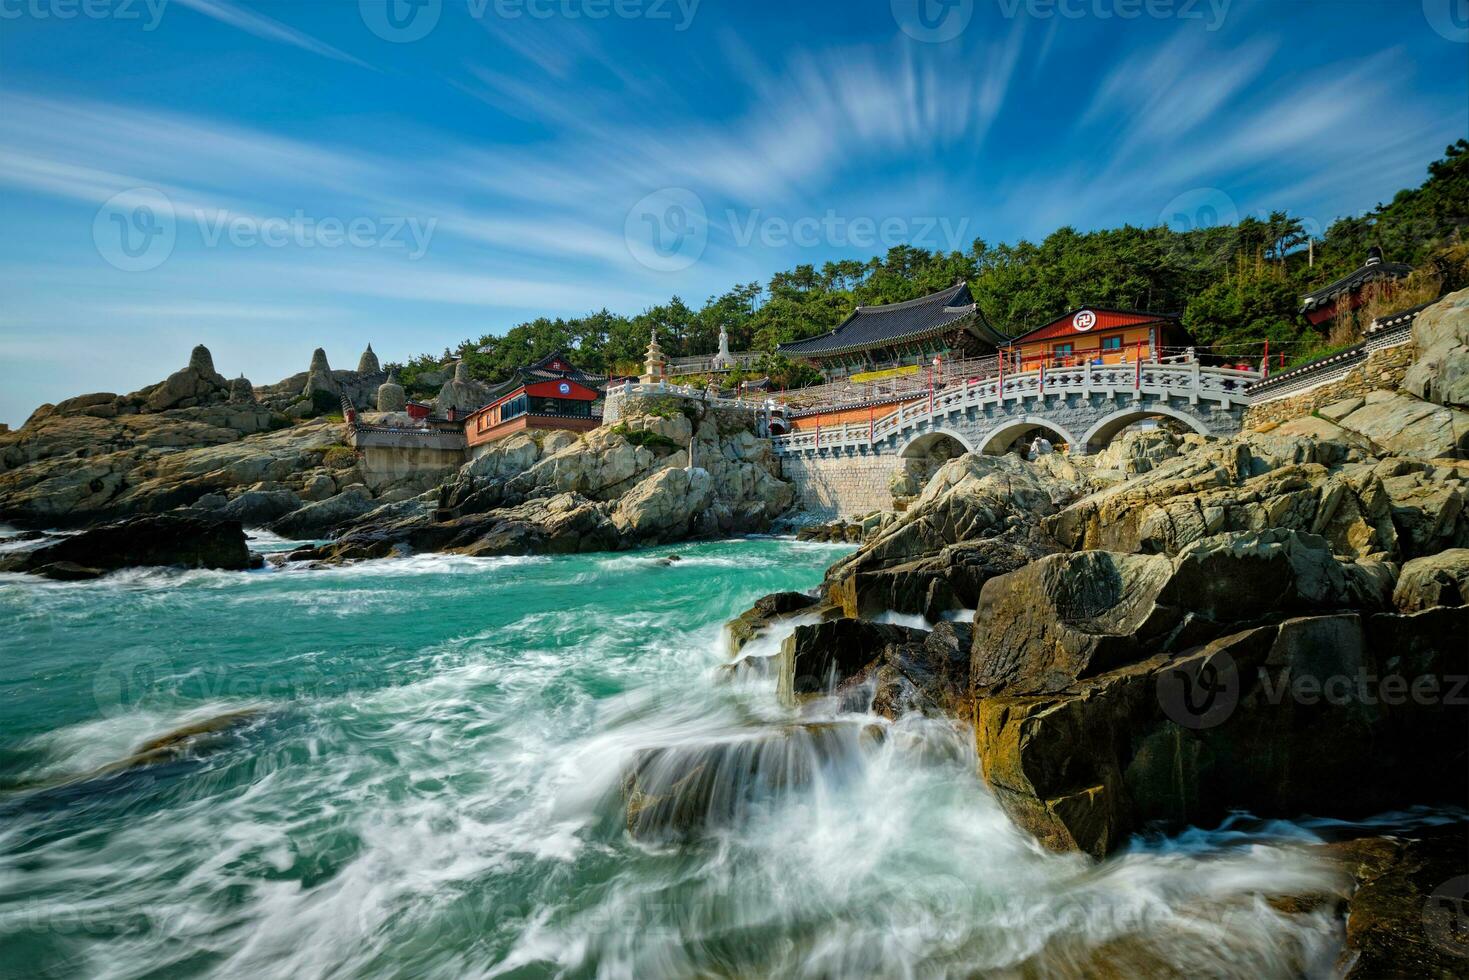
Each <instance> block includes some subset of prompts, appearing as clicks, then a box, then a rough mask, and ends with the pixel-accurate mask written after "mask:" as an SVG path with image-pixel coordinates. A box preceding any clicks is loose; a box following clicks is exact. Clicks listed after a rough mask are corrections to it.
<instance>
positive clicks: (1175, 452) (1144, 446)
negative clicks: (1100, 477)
mask: <svg viewBox="0 0 1469 980" xmlns="http://www.w3.org/2000/svg"><path fill="white" fill-rule="evenodd" d="M1199 444H1200V443H1199V440H1198V438H1197V437H1194V438H1189V437H1185V436H1181V435H1179V434H1177V433H1175V432H1169V431H1168V430H1166V429H1149V430H1144V431H1135V432H1124V433H1123V434H1122V435H1120V436H1118V437H1117V438H1116V439H1114V440H1112V442H1111V443H1110V444H1109V445H1108V446H1107V448H1105V449H1103V450H1102V451H1101V452H1099V453H1097V454H1096V455H1095V456H1091V457H1088V458H1087V459H1086V460H1085V462H1086V463H1087V464H1089V465H1090V466H1092V467H1093V468H1095V469H1097V470H1101V471H1104V472H1108V473H1114V474H1116V476H1117V477H1118V478H1121V477H1126V476H1137V475H1139V474H1142V473H1149V472H1152V471H1153V470H1154V469H1156V468H1157V466H1158V464H1159V463H1162V462H1165V461H1167V460H1170V459H1176V458H1177V457H1179V456H1181V455H1183V454H1184V453H1186V452H1190V451H1192V450H1193V449H1195V448H1197V447H1198V445H1199Z"/></svg>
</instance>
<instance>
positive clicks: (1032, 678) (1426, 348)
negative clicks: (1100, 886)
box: [731, 293, 1469, 857]
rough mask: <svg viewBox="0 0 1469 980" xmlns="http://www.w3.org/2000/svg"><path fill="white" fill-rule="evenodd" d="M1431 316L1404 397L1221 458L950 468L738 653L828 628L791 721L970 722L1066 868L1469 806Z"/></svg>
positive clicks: (1439, 337) (1466, 575)
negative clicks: (1226, 829)
mask: <svg viewBox="0 0 1469 980" xmlns="http://www.w3.org/2000/svg"><path fill="white" fill-rule="evenodd" d="M1430 314H1431V315H1430ZM1424 315H1426V316H1428V319H1427V321H1425V324H1426V326H1425V328H1424V330H1423V331H1422V332H1423V334H1424V336H1423V337H1421V338H1419V343H1420V348H1419V355H1420V356H1419V362H1418V364H1417V365H1416V366H1415V368H1414V371H1413V372H1410V377H1411V378H1416V379H1418V380H1417V381H1415V385H1416V387H1413V386H1410V388H1411V389H1412V390H1410V391H1405V392H1375V393H1371V394H1369V395H1367V396H1366V397H1364V398H1361V399H1357V400H1355V401H1354V402H1353V403H1352V404H1348V405H1341V406H1332V407H1329V408H1328V410H1327V411H1325V412H1323V413H1321V414H1322V416H1323V417H1316V418H1312V419H1309V420H1305V419H1303V420H1297V421H1296V422H1288V423H1286V424H1284V425H1281V426H1279V427H1277V428H1276V429H1275V430H1274V431H1272V432H1269V433H1246V434H1244V435H1242V436H1239V437H1237V438H1233V439H1229V440H1225V441H1212V440H1203V439H1200V438H1198V437H1187V436H1185V437H1179V436H1176V435H1172V434H1169V433H1166V432H1154V433H1138V434H1132V435H1129V436H1126V437H1124V438H1123V439H1121V440H1119V441H1118V442H1117V443H1116V444H1114V446H1113V447H1112V448H1110V449H1109V450H1108V451H1107V452H1106V453H1103V454H1101V456H1100V458H1096V459H1091V460H1084V461H1080V462H1079V463H1078V464H1075V465H1073V464H1072V463H1068V462H1067V461H1065V460H1062V459H1059V458H1057V457H1052V456H1047V457H1041V459H1040V460H1039V461H1038V462H1037V463H1026V462H1023V461H1021V460H1019V459H1017V458H1014V457H1008V458H1003V459H993V458H982V457H977V456H966V457H961V458H960V459H957V460H953V461H951V462H949V463H947V464H945V465H944V466H943V467H942V468H941V469H939V470H938V472H937V473H936V474H935V475H934V477H933V479H932V480H931V482H930V483H929V485H928V486H927V487H926V488H925V489H924V491H923V493H922V495H921V496H920V497H919V498H918V499H917V500H916V501H915V502H914V503H913V505H912V506H911V507H910V508H909V509H908V510H907V511H906V512H905V513H903V514H901V515H899V516H898V518H897V519H896V520H895V521H893V522H891V523H890V524H889V525H887V526H886V527H884V528H883V529H882V530H880V531H877V532H876V533H873V534H871V535H870V536H868V537H867V538H866V540H865V543H864V544H863V545H862V547H861V548H860V549H859V550H858V551H857V552H855V553H854V554H852V555H850V556H848V557H847V558H844V559H843V560H841V561H839V562H837V563H836V564H835V565H833V566H832V568H831V569H830V570H829V572H828V574H827V578H826V582H825V585H824V586H823V592H822V599H821V600H814V599H812V600H808V601H807V602H806V604H805V605H804V606H803V605H800V604H798V603H796V602H794V601H786V602H782V603H781V604H780V605H781V609H782V612H781V614H780V615H760V614H759V613H758V612H757V610H751V612H750V613H747V614H746V615H745V616H743V617H741V619H740V620H738V621H736V622H735V623H732V624H731V633H732V635H740V636H741V637H742V639H743V640H744V641H748V640H749V639H752V638H753V635H754V634H755V633H756V632H757V631H758V630H759V629H760V628H762V627H763V626H764V625H765V624H767V623H770V624H774V625H777V626H778V624H779V623H780V622H781V620H782V619H783V618H789V617H791V616H798V615H803V614H804V615H808V616H819V617H822V618H830V617H831V615H832V611H833V610H840V612H841V613H842V614H844V615H845V616H846V617H848V618H845V619H838V620H836V621H835V622H825V623H820V624H818V625H814V626H813V625H800V626H797V627H796V628H795V630H794V632H793V633H792V635H791V636H790V637H789V638H788V639H787V640H786V642H785V648H784V651H783V654H782V656H781V657H780V658H779V659H778V663H779V670H780V675H779V684H780V685H781V690H782V691H783V692H788V693H787V696H788V698H790V699H791V700H799V699H800V698H801V697H802V696H803V695H805V696H812V695H817V694H821V693H825V692H833V693H836V694H838V695H843V696H846V697H852V696H854V695H858V696H860V697H862V698H863V699H865V704H866V705H870V707H871V708H872V710H875V711H878V712H880V713H883V714H888V715H893V714H901V713H902V712H905V711H913V710H918V711H923V712H925V713H940V712H941V713H944V714H948V715H952V716H956V717H959V718H962V719H965V720H968V721H971V722H972V724H973V727H974V738H975V745H976V750H977V755H978V759H979V769H980V775H981V777H982V778H983V779H984V780H985V782H986V783H987V784H988V785H989V786H990V787H991V789H992V790H993V791H994V793H995V795H996V797H997V799H998V800H999V801H1000V803H1001V804H1002V806H1003V807H1004V808H1005V810H1006V812H1007V813H1009V814H1010V816H1011V817H1012V818H1013V819H1014V820H1015V821H1016V823H1017V824H1019V825H1020V826H1022V827H1024V828H1025V829H1027V830H1028V831H1030V832H1031V833H1032V834H1034V835H1035V837H1036V838H1037V839H1038V840H1039V841H1041V842H1042V843H1043V844H1045V845H1046V846H1047V847H1050V848H1054V849H1057V850H1080V851H1084V852H1087V853H1090V854H1094V855H1098V856H1101V855H1105V854H1108V853H1110V852H1112V851H1114V850H1115V849H1117V848H1118V847H1120V846H1122V844H1123V843H1124V842H1125V841H1127V840H1128V839H1129V838H1130V837H1131V836H1132V835H1134V834H1136V833H1139V832H1142V831H1145V830H1148V829H1150V828H1162V829H1168V828H1179V827H1182V826H1185V825H1189V824H1195V825H1204V826H1208V825H1211V824H1214V823H1217V822H1218V821H1220V820H1222V819H1223V818H1224V817H1225V816H1226V815H1227V814H1229V813H1230V812H1232V811H1235V810H1239V809H1243V810H1249V811H1251V812H1253V813H1256V814H1258V815H1261V816H1282V817H1296V816H1300V815H1302V814H1308V813H1309V814H1315V815H1330V816H1340V817H1346V816H1362V815H1366V814H1370V813H1374V812H1382V811H1384V810H1390V809H1395V808H1402V807H1405V806H1409V805H1412V804H1452V805H1458V806H1462V805H1463V803H1464V801H1465V799H1469V738H1466V733H1469V689H1466V687H1465V677H1466V676H1469V644H1466V642H1465V640H1464V637H1465V636H1469V605H1466V599H1469V563H1466V558H1465V556H1466V555H1469V460H1466V458H1465V457H1466V456H1469V451H1466V450H1469V442H1466V439H1469V414H1466V413H1464V412H1463V411H1461V408H1462V407H1463V401H1462V399H1461V398H1460V397H1459V394H1456V392H1457V391H1458V386H1459V380H1460V379H1462V378H1463V377H1466V376H1469V344H1466V342H1465V337H1466V336H1469V333H1466V331H1469V293H1464V294H1457V295H1456V296H1455V297H1450V298H1449V299H1448V300H1446V301H1444V302H1443V303H1441V304H1439V306H1437V307H1435V308H1433V309H1432V310H1430V311H1427V312H1426V313H1425V314H1424ZM1429 396H1432V401H1427V400H1424V399H1425V398H1428V397H1429ZM1324 416H1330V417H1324ZM967 608H974V609H976V612H975V614H974V622H973V629H972V631H969V630H965V631H964V632H963V633H960V632H959V631H958V629H957V627H955V626H954V625H951V624H948V623H940V624H939V625H938V626H937V627H935V629H934V630H933V631H931V632H928V633H925V632H923V631H921V630H910V631H909V632H908V634H907V635H906V636H905V637H903V638H902V639H898V638H895V637H890V636H888V635H887V632H888V631H891V630H894V629H896V627H891V626H880V625H877V624H873V623H868V622H863V621H861V620H859V619H858V618H857V617H871V616H876V615H877V614H879V613H882V612H885V611H889V610H891V611H894V612H899V613H909V614H913V613H917V614H921V615H923V616H924V617H926V618H927V619H928V620H929V621H930V622H936V621H938V619H939V618H940V616H941V615H944V614H946V613H947V614H950V615H952V614H953V613H954V611H955V610H956V609H967ZM966 641H967V642H966ZM961 644H962V645H961ZM962 651H967V652H968V657H967V658H965V657H964V656H963V655H962ZM803 676H804V677H805V680H804V681H803V679H802V678H803ZM1461 857H1462V856H1461Z"/></svg>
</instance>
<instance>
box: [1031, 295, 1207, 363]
mask: <svg viewBox="0 0 1469 980" xmlns="http://www.w3.org/2000/svg"><path fill="white" fill-rule="evenodd" d="M1192 346H1193V339H1192V338H1191V337H1190V336H1189V334H1188V332H1187V331H1186V330H1184V328H1183V324H1182V323H1180V322H1179V319H1178V317H1177V316H1174V315H1172V314H1169V313H1147V312H1143V311H1141V310H1109V309H1104V308H1102V307H1099V306H1092V307H1087V308H1086V309H1081V310H1071V311H1070V312H1068V313H1063V314H1061V315H1060V316H1058V317H1056V318H1055V319H1053V320H1051V321H1049V322H1047V323H1045V324H1043V325H1041V326H1039V327H1036V328H1035V329H1034V330H1031V331H1029V332H1028V333H1023V334H1021V335H1020V336H1018V337H1016V338H1015V339H1014V340H1011V341H1010V342H1009V343H1008V344H1007V345H1005V349H1004V354H1005V355H1006V356H1005V358H1004V361H1005V369H1006V370H1007V371H1034V370H1036V369H1037V368H1039V367H1041V366H1042V365H1044V366H1045V367H1047V368H1057V367H1076V366H1077V365H1081V364H1086V363H1087V362H1090V363H1092V364H1123V363H1134V362H1136V361H1139V360H1141V361H1150V360H1157V359H1161V358H1162V357H1164V356H1168V355H1170V354H1183V353H1184V352H1185V351H1186V350H1187V349H1188V348H1190V347H1192Z"/></svg>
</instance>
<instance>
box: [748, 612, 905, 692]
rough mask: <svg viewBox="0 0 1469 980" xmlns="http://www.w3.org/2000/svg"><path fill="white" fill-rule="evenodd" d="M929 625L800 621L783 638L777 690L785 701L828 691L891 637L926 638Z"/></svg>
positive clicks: (859, 668) (858, 670)
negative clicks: (788, 634) (800, 623)
mask: <svg viewBox="0 0 1469 980" xmlns="http://www.w3.org/2000/svg"><path fill="white" fill-rule="evenodd" d="M926 635H927V631H926V630H919V629H911V628H909V627H906V626H895V625H892V624H888V623H873V622H868V621H867V620H863V619H847V618H841V619H832V620H829V621H827V622H822V623H817V624H815V625H812V626H797V627H796V629H795V630H794V632H792V633H791V635H790V636H788V637H786V639H785V642H784V643H782V644H781V648H780V658H779V661H778V662H777V666H776V671H777V694H778V696H779V697H780V699H781V701H782V702H783V703H785V704H795V703H796V701H797V700H798V699H799V698H802V697H809V696H811V695H819V694H825V693H827V692H828V691H833V690H835V689H836V688H837V687H838V686H840V685H842V684H843V683H845V682H846V681H849V680H851V679H852V678H854V677H856V676H857V675H859V674H860V673H862V672H863V671H864V670H865V669H866V668H867V667H868V666H869V665H870V664H871V663H872V662H873V661H875V660H877V659H878V658H879V657H880V656H882V654H883V652H884V650H885V648H886V647H887V646H888V645H889V644H892V643H907V642H922V640H923V638H924V637H925V636H926Z"/></svg>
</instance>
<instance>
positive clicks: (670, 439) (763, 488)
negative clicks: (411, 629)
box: [298, 399, 795, 561]
mask: <svg viewBox="0 0 1469 980" xmlns="http://www.w3.org/2000/svg"><path fill="white" fill-rule="evenodd" d="M625 412H626V414H625V415H624V417H623V418H622V420H621V421H620V422H619V423H618V424H617V425H615V426H604V427H601V428H598V429H593V430H592V431H591V432H588V433H586V434H585V435H582V436H575V435H572V434H570V433H566V432H552V433H547V434H541V433H523V434H520V435H516V436H513V437H511V438H508V439H505V440H503V441H502V442H499V443H496V444H495V445H494V446H492V447H491V448H490V449H489V450H488V451H487V452H486V453H485V454H484V455H482V456H480V457H479V458H477V459H475V460H473V461H472V462H470V463H467V464H465V466H464V467H462V468H461V469H460V471H459V473H458V474H456V475H455V476H454V477H453V478H451V479H450V480H448V481H447V482H445V484H444V485H443V486H442V488H441V489H440V490H439V491H438V492H437V493H435V494H431V495H428V496H426V497H424V498H420V499H418V500H413V501H407V502H404V503H403V504H399V505H392V506H388V507H384V508H381V509H379V510H375V511H373V512H371V513H369V514H367V515H366V516H364V517H363V518H362V519H361V520H358V521H356V522H355V523H353V524H351V525H350V526H349V527H347V528H346V529H345V533H343V534H342V535H341V537H340V538H338V539H337V540H336V541H334V542H332V543H331V544H330V545H326V546H324V547H322V548H318V549H312V550H310V551H304V552H301V553H300V554H299V555H298V557H299V558H302V559H309V560H328V561H348V560H356V559H363V558H381V557H385V556H387V555H392V554H398V553H404V552H409V551H452V552H455V553H458V554H466V555H518V554H539V553H570V552H587V551H617V550H623V549H627V548H634V547H639V546H643V545H652V544H659V543H664V542H670V541H680V540H685V539H688V538H693V537H715V536H719V535H724V534H734V533H744V532H752V531H763V530H765V529H767V528H768V527H769V526H770V523H771V521H773V520H774V519H775V518H776V517H778V516H779V515H780V514H781V513H783V512H784V511H785V510H786V509H787V508H789V507H790V506H791V504H792V503H793V502H794V500H795V491H794V490H793V488H792V487H791V486H790V484H788V483H786V482H785V481H784V480H783V479H781V478H780V475H779V474H780V468H779V465H778V463H777V461H776V459H775V456H774V454H773V452H772V450H771V447H770V443H769V441H768V440H765V439H760V438H757V437H756V436H755V433H754V421H753V419H752V417H751V416H750V415H749V414H748V413H743V412H737V411H733V410H728V409H711V408H708V407H707V406H704V405H702V404H698V403H686V402H680V401H677V400H674V399H663V400H657V399H651V400H647V403H646V404H640V403H638V402H634V403H632V404H630V405H628V406H627V408H626V409H625ZM691 453H692V457H693V461H692V465H691V464H690V454H691Z"/></svg>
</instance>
